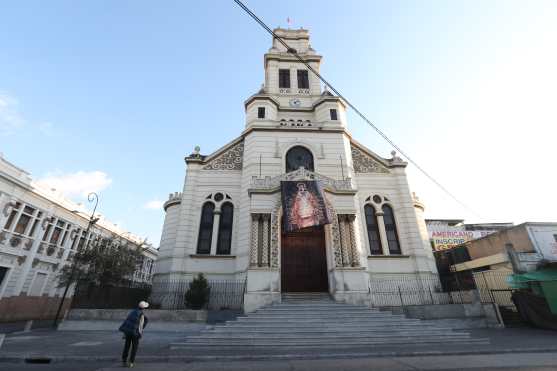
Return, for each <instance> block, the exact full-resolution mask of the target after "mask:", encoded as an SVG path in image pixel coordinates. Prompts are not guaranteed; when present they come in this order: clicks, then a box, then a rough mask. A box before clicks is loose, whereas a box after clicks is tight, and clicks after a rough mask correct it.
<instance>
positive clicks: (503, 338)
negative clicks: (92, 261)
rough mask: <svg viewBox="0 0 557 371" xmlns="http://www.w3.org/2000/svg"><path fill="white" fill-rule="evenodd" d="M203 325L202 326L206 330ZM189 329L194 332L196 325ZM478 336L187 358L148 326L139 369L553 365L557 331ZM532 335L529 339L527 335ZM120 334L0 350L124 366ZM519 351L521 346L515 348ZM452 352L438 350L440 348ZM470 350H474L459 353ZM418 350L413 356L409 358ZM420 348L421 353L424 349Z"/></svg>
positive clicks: (86, 366) (168, 335)
mask: <svg viewBox="0 0 557 371" xmlns="http://www.w3.org/2000/svg"><path fill="white" fill-rule="evenodd" d="M204 326H205V325H202V326H200V329H201V328H202V327H204ZM191 333H192V334H193V333H195V330H193V329H192V331H191ZM472 335H473V336H475V337H487V338H489V339H490V345H488V346H482V347H481V348H474V347H471V346H470V347H466V349H452V348H451V347H448V346H439V345H437V346H435V347H433V346H430V347H421V348H411V349H404V351H401V350H400V348H399V349H398V350H396V349H388V348H385V349H382V353H381V354H380V355H381V357H378V356H377V355H378V354H377V353H375V354H374V353H373V348H370V349H368V351H369V354H367V355H365V354H364V353H360V354H353V355H352V356H350V355H347V354H345V355H344V356H343V357H341V358H339V357H334V356H333V355H331V354H319V353H318V352H312V353H307V354H302V357H300V354H298V355H297V356H296V357H289V356H288V355H287V354H282V355H279V354H274V355H264V354H263V355H262V354H257V353H255V354H253V359H237V358H236V359H234V357H229V358H228V359H220V360H219V359H212V358H205V359H202V358H203V355H202V354H200V355H199V357H197V358H195V357H190V356H184V354H183V353H182V352H180V351H177V350H172V349H171V347H170V346H169V344H170V343H172V342H176V341H180V340H183V339H185V336H186V334H184V333H180V332H150V333H147V334H146V336H145V338H144V339H142V341H141V346H140V351H139V354H138V359H137V363H136V368H135V369H136V370H145V371H154V370H163V369H164V370H166V369H172V370H177V371H178V370H184V371H190V370H228V371H234V370H290V371H292V370H325V371H326V370H335V371H338V370H376V371H377V370H391V371H398V370H401V371H402V370H467V369H476V370H479V369H481V370H491V369H493V370H495V369H504V370H555V369H557V332H553V331H545V330H538V329H530V328H516V329H483V330H473V331H472ZM525 339H527V341H525ZM121 349H122V338H121V335H120V334H119V333H118V332H115V331H111V332H107V331H89V332H85V331H81V332H56V331H52V330H35V331H32V332H28V333H14V334H8V335H6V337H5V340H4V342H3V345H2V348H1V349H0V369H1V370H2V371H12V370H30V371H35V370H64V371H65V370H68V371H69V370H80V371H81V370H83V371H94V370H103V371H111V370H122V367H121V365H120V363H119V362H118V359H119V355H120V351H121ZM513 349H514V350H515V351H513ZM442 352H446V353H452V355H451V354H444V355H442V354H435V353H442ZM456 352H470V353H476V354H455V353H456ZM410 354H413V356H408V355H410ZM420 354H421V355H420ZM41 357H44V359H50V363H49V364H28V363H24V360H25V359H28V360H29V359H40V358H41Z"/></svg>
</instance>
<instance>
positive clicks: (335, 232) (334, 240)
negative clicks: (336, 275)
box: [331, 208, 342, 268]
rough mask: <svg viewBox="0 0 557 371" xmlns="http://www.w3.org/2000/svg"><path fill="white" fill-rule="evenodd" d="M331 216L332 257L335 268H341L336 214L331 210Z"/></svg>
mask: <svg viewBox="0 0 557 371" xmlns="http://www.w3.org/2000/svg"><path fill="white" fill-rule="evenodd" d="M331 215H332V219H333V223H332V224H331V234H332V237H333V238H332V244H333V255H334V258H335V267H337V268H339V267H342V245H341V236H340V226H339V223H338V215H337V212H336V211H335V210H334V209H333V208H331Z"/></svg>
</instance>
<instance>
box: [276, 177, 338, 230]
mask: <svg viewBox="0 0 557 371" xmlns="http://www.w3.org/2000/svg"><path fill="white" fill-rule="evenodd" d="M282 201H283V210H284V228H285V230H286V231H295V230H298V229H302V228H308V227H314V226H318V225H323V224H328V223H330V221H329V220H330V219H329V217H328V215H327V211H326V208H325V202H324V199H323V195H322V192H321V189H320V188H319V186H318V185H317V183H316V182H315V181H297V182H296V181H285V182H282Z"/></svg>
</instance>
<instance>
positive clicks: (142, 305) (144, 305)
mask: <svg viewBox="0 0 557 371" xmlns="http://www.w3.org/2000/svg"><path fill="white" fill-rule="evenodd" d="M138 307H139V308H141V309H145V308H149V303H147V302H146V301H140V302H139V305H138Z"/></svg>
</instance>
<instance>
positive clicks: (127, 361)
mask: <svg viewBox="0 0 557 371" xmlns="http://www.w3.org/2000/svg"><path fill="white" fill-rule="evenodd" d="M148 307H149V303H147V302H146V301H140V302H139V304H138V305H137V308H135V309H134V310H132V311H131V312H130V313H129V314H128V317H127V318H126V320H125V321H124V323H122V325H121V326H120V328H119V329H118V330H119V331H122V332H123V333H124V338H125V339H126V342H125V343H124V352H123V353H122V363H123V364H124V366H127V367H133V363H134V362H135V355H136V354H137V348H138V347H139V339H141V336H142V335H143V329H144V328H145V326H147V322H149V320H148V319H147V316H145V313H143V310H144V309H146V308H148ZM130 345H131V352H130ZM128 356H129V358H128Z"/></svg>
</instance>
